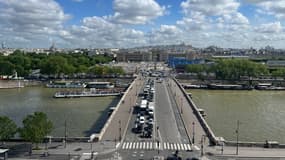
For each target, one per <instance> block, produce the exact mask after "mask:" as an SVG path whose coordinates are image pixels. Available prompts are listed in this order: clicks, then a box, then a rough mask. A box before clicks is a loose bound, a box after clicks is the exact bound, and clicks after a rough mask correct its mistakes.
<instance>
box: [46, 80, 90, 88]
mask: <svg viewBox="0 0 285 160" xmlns="http://www.w3.org/2000/svg"><path fill="white" fill-rule="evenodd" d="M46 86H47V87H48V88H85V87H86V85H85V84H84V83H81V82H73V81H53V82H50V83H48V84H47V85H46Z"/></svg>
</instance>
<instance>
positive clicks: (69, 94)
mask: <svg viewBox="0 0 285 160" xmlns="http://www.w3.org/2000/svg"><path fill="white" fill-rule="evenodd" d="M122 94H123V92H122V91H121V90H96V89H90V90H89V91H85V90H84V91H60V92H56V93H55V94H54V96H53V97H54V98H80V97H106V96H121V95H122Z"/></svg>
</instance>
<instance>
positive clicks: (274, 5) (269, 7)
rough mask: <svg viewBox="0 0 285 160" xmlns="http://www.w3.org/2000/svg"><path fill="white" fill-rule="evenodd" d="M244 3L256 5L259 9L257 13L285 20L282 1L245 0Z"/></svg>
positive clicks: (284, 5) (284, 3) (284, 8)
mask: <svg viewBox="0 0 285 160" xmlns="http://www.w3.org/2000/svg"><path fill="white" fill-rule="evenodd" d="M246 2H249V3H253V4H256V5H257V6H258V7H260V9H257V12H258V13H262V14H269V15H273V16H275V17H276V18H279V19H285V1H284V0H246Z"/></svg>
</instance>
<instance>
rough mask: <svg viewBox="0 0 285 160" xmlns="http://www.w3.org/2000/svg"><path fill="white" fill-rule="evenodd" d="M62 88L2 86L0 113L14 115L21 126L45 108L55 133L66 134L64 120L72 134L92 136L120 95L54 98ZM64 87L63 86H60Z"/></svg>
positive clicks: (70, 135)
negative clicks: (36, 112)
mask: <svg viewBox="0 0 285 160" xmlns="http://www.w3.org/2000/svg"><path fill="white" fill-rule="evenodd" d="M58 90H60V89H52V88H44V87H26V88H21V89H1V90H0V115H2V116H3V115H6V116H8V117H10V118H11V119H13V120H14V121H15V122H16V124H17V125H18V126H21V125H22V120H23V118H24V117H25V116H26V115H28V114H31V113H33V112H35V111H41V112H45V113H46V114H47V115H48V118H49V119H50V120H51V121H52V122H53V124H54V130H53V132H52V133H51V135H52V136H64V130H65V127H64V126H65V125H64V123H65V121H66V124H67V127H66V128H67V135H68V136H69V137H80V136H89V135H90V133H92V132H94V131H98V130H99V129H100V128H101V127H102V125H103V124H104V120H106V114H103V113H106V112H107V111H108V108H109V107H113V106H116V104H117V103H118V101H119V98H117V97H96V98H71V99H55V98H53V97H52V96H53V95H54V93H55V92H56V91H58ZM61 90H62V89H61Z"/></svg>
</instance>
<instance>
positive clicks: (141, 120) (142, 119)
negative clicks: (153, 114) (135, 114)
mask: <svg viewBox="0 0 285 160" xmlns="http://www.w3.org/2000/svg"><path fill="white" fill-rule="evenodd" d="M144 122H145V118H144V116H140V124H144Z"/></svg>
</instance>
